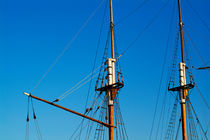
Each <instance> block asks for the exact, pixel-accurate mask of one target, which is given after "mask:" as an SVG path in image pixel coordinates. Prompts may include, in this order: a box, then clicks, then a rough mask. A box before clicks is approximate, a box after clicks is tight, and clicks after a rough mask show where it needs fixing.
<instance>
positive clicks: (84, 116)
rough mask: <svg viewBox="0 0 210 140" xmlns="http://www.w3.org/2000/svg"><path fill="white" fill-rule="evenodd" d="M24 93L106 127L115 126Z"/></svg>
mask: <svg viewBox="0 0 210 140" xmlns="http://www.w3.org/2000/svg"><path fill="white" fill-rule="evenodd" d="M24 94H25V95H27V96H29V97H31V98H33V99H36V100H39V101H42V102H45V103H47V104H50V105H52V106H55V107H58V108H60V109H63V110H65V111H68V112H71V113H73V114H76V115H78V116H81V117H83V118H86V119H89V120H91V121H94V122H97V123H99V124H102V125H104V126H106V127H115V126H110V125H109V124H107V123H104V122H102V121H99V120H96V119H94V118H91V117H88V116H86V115H84V114H81V113H78V112H76V111H73V110H71V109H68V108H65V107H63V106H60V105H58V104H54V103H53V102H50V101H47V100H44V99H42V98H39V97H36V96H34V95H31V94H28V93H25V92H24Z"/></svg>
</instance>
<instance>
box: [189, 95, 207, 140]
mask: <svg viewBox="0 0 210 140" xmlns="http://www.w3.org/2000/svg"><path fill="white" fill-rule="evenodd" d="M188 102H189V105H190V107H191V108H192V111H193V113H194V115H195V117H196V121H197V123H198V124H199V126H200V128H201V130H202V132H203V134H204V136H205V138H206V140H208V138H207V136H206V132H205V131H204V129H203V127H202V125H201V123H200V121H199V119H198V116H197V114H196V112H195V109H194V108H193V106H192V103H191V101H190V99H188Z"/></svg>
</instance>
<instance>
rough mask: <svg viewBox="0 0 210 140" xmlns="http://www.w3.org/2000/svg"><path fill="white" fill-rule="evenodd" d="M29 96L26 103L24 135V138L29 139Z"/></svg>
mask: <svg viewBox="0 0 210 140" xmlns="http://www.w3.org/2000/svg"><path fill="white" fill-rule="evenodd" d="M29 98H30V97H28V105H27V117H26V135H25V140H29V104H30V100H29Z"/></svg>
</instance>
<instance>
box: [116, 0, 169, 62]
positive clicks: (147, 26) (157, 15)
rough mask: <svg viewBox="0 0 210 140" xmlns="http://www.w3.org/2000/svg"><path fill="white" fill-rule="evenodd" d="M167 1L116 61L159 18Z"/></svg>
mask: <svg viewBox="0 0 210 140" xmlns="http://www.w3.org/2000/svg"><path fill="white" fill-rule="evenodd" d="M168 3H169V0H167V2H166V3H165V4H164V5H163V6H162V7H161V8H160V9H159V11H158V12H157V13H156V15H155V16H154V17H153V18H152V19H151V21H150V22H149V23H148V24H147V25H146V26H145V27H144V28H143V30H141V31H140V32H139V33H138V35H137V36H136V38H135V39H134V40H133V41H132V42H131V43H130V45H128V47H127V48H126V49H125V50H124V51H123V52H122V53H121V54H120V55H119V56H118V57H117V59H116V60H118V59H119V58H120V57H121V56H122V55H124V53H125V52H127V50H128V49H129V48H130V47H132V46H133V45H134V44H135V43H136V41H137V40H138V39H139V38H140V36H141V35H142V34H143V33H144V32H145V31H146V30H147V29H148V28H149V27H150V26H151V25H152V24H153V23H154V21H155V20H156V19H157V18H158V17H159V15H160V13H161V12H162V10H163V9H164V8H165V7H166V6H167V5H168Z"/></svg>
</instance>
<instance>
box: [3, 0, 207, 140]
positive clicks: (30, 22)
mask: <svg viewBox="0 0 210 140" xmlns="http://www.w3.org/2000/svg"><path fill="white" fill-rule="evenodd" d="M105 1H106V0H105ZM186 1H187V0H181V2H182V12H183V22H184V25H185V27H186V29H189V33H190V35H191V37H192V39H193V40H194V43H195V45H196V47H197V49H198V51H199V52H200V54H201V56H202V57H203V59H204V61H205V62H206V63H207V64H208V65H210V57H209V54H210V45H209V39H210V34H209V25H210V17H209V13H210V9H209V5H210V1H209V0H199V1H197V0H190V2H191V4H192V7H193V8H195V9H196V11H197V12H198V13H197V14H196V13H195V12H194V11H193V10H192V9H191V8H190V7H189V5H188V4H187V2H186ZM142 2H143V0H129V1H128V0H113V8H114V23H118V21H121V19H124V17H125V16H126V15H127V14H128V13H129V12H131V11H133V10H134V9H135V8H136V7H138V5H140V4H141V3H142ZM166 2H167V1H166V0H159V1H158V0H148V2H147V3H146V4H145V5H144V6H143V7H142V8H140V9H139V10H138V11H136V12H135V13H133V14H132V15H131V16H129V17H128V18H126V19H125V20H122V21H121V22H120V23H119V24H118V25H116V26H115V36H116V44H117V48H118V52H119V53H121V52H123V51H124V50H125V49H126V48H127V47H128V46H129V44H130V43H131V42H132V41H133V40H134V39H135V38H136V36H137V35H138V33H139V32H140V31H142V30H143V28H144V27H145V26H146V25H148V24H149V23H150V21H151V19H152V18H153V17H154V16H155V15H156V14H157V13H158V10H159V9H160V8H161V7H162V6H163V5H164V4H165V3H166ZM99 3H100V0H88V1H87V0H74V1H73V0H59V1H56V0H36V1H34V0H33V1H28V0H18V1H15V0H0V66H1V67H0V139H1V140H23V139H24V138H25V128H26V127H25V125H26V113H27V97H26V96H25V95H24V94H23V92H30V90H32V88H33V87H34V86H35V84H36V83H37V82H38V80H39V79H40V78H41V77H42V75H43V74H44V73H45V72H46V71H47V69H48V68H49V67H50V65H51V64H52V63H53V62H54V61H55V59H56V58H57V56H58V55H59V54H60V53H61V52H62V50H63V49H64V48H65V47H66V46H67V44H68V43H69V42H70V40H71V39H72V38H73V37H74V35H75V34H76V32H77V31H78V30H79V28H80V27H81V26H82V25H83V23H84V22H85V21H86V19H87V18H88V17H89V16H90V14H91V13H92V12H93V11H94V9H96V7H97V6H98V4H99ZM105 3H106V2H104V3H103V5H102V6H101V7H100V8H99V9H98V11H97V13H96V14H95V15H94V17H93V18H92V19H91V20H90V22H89V23H88V24H87V26H86V27H85V28H84V29H83V30H82V31H81V33H80V34H79V36H78V38H77V39H76V40H75V41H74V42H73V43H72V44H71V46H70V47H69V49H68V50H67V51H66V52H65V53H64V55H63V56H62V57H61V58H60V60H59V61H58V63H57V64H56V65H55V66H54V67H53V68H52V70H51V71H50V72H49V73H48V75H47V76H46V78H45V79H44V80H43V81H42V82H41V84H40V85H39V86H38V87H37V89H36V90H34V92H33V94H34V95H37V96H39V97H42V98H45V99H48V100H53V99H55V98H57V97H58V96H60V95H61V94H62V93H64V92H65V91H66V90H68V89H70V88H71V87H73V86H74V85H75V84H76V83H77V82H78V81H80V80H81V79H83V78H84V77H85V76H86V75H88V74H89V73H90V72H91V71H92V67H93V63H94V57H95V52H96V47H97V42H98V38H99V31H100V26H101V21H102V17H103V12H104V7H105ZM173 4H174V0H170V2H169V3H168V5H167V6H166V7H165V8H164V9H163V11H162V12H161V13H160V14H159V15H158V17H157V18H156V20H155V21H154V22H152V24H151V26H150V27H149V28H148V29H147V30H146V31H145V32H144V33H143V34H142V35H141V36H140V38H139V39H138V40H137V41H136V42H135V44H134V45H133V46H132V47H130V48H129V49H128V50H127V51H126V53H125V54H124V55H123V56H122V57H121V58H120V59H121V67H122V71H123V75H124V80H125V87H124V88H123V89H122V91H121V92H120V94H121V95H120V105H121V111H122V114H123V118H124V121H125V123H126V129H127V133H128V136H129V138H130V140H139V139H148V136H149V132H150V129H151V124H152V119H153V113H154V108H155V102H156V96H157V93H158V88H159V82H160V77H161V71H162V65H163V62H164V61H163V60H164V52H165V50H166V44H167V38H168V35H170V36H171V39H170V43H169V44H170V46H169V49H168V51H171V52H168V55H167V61H166V65H165V72H164V78H163V79H164V81H163V85H162V87H163V88H161V93H160V102H161V101H162V100H163V95H164V94H163V93H164V87H166V86H167V83H166V80H165V79H166V77H167V76H166V75H167V70H168V69H167V68H168V67H169V65H170V64H169V60H170V59H171V55H172V54H173V53H172V50H173V45H174V40H175V29H176V25H175V21H176V19H177V18H175V19H174V21H173V24H172V28H173V29H172V32H171V33H170V34H168V33H169V27H170V19H171V15H172V9H173V8H172V7H173ZM175 8H176V10H175V12H177V6H176V7H175ZM198 14H199V15H200V17H199V16H198ZM108 15H109V14H108V13H107V14H106V16H105V23H104V27H103V32H102V41H101V44H100V48H99V54H98V57H97V62H96V66H99V65H100V63H101V57H102V54H103V49H104V46H105V41H106V33H107V31H108V27H109V17H108ZM176 17H177V13H176ZM200 19H202V20H204V21H201V20H200ZM204 22H205V23H204ZM205 24H206V25H207V26H208V29H207V27H206V25H205ZM191 28H192V29H193V30H190V29H191ZM206 37H207V38H208V39H206ZM189 44H190V43H189ZM190 48H191V49H190V50H191V51H192V53H191V56H192V61H193V66H195V67H200V66H203V64H202V62H201V61H200V58H199V56H198V55H197V53H196V51H195V49H194V48H193V47H191V46H190ZM178 52H179V51H178ZM194 76H195V82H196V84H197V85H198V86H199V88H200V90H201V92H202V94H203V96H204V97H205V99H206V101H207V102H208V103H210V94H209V93H210V89H209V85H210V75H209V73H208V72H207V71H194ZM94 84H95V80H94V81H93V84H92V90H91V94H92V93H93V92H94ZM87 91H88V84H86V85H85V86H83V87H82V88H81V89H79V90H77V91H76V92H74V93H73V94H72V95H70V96H69V97H67V98H66V99H64V100H63V102H62V103H60V104H62V105H63V106H66V107H69V108H71V109H74V110H78V111H79V112H83V110H84V106H85V100H86V97H87ZM191 97H192V99H191V100H192V102H193V104H194V106H195V109H196V110H197V111H198V113H199V116H200V119H201V120H203V121H202V123H203V125H204V128H206V127H207V123H208V121H209V118H210V117H209V116H210V113H209V111H208V109H207V108H206V106H205V104H204V103H203V100H202V99H201V97H200V96H199V95H198V94H197V93H196V90H194V91H193V92H192V95H191ZM170 98H171V97H170V95H168V94H167V104H168V105H170V104H172V103H171V102H170V100H171V99H170ZM34 106H35V110H36V112H37V117H38V121H39V124H40V125H39V126H40V129H41V132H42V135H43V139H45V140H58V139H59V140H65V139H66V140H67V139H69V137H70V136H71V134H72V133H73V131H74V130H75V128H76V126H77V123H78V122H79V121H80V120H81V118H79V117H77V116H75V115H73V114H69V113H67V112H65V111H61V110H59V109H56V108H54V107H51V106H49V105H47V104H44V103H41V102H39V101H34ZM160 107H161V106H159V108H160ZM157 114H158V115H159V111H158V113H157ZM158 115H157V116H158ZM30 128H31V131H30V135H31V138H32V139H35V138H36V137H35V131H34V124H33V122H32V124H30Z"/></svg>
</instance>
